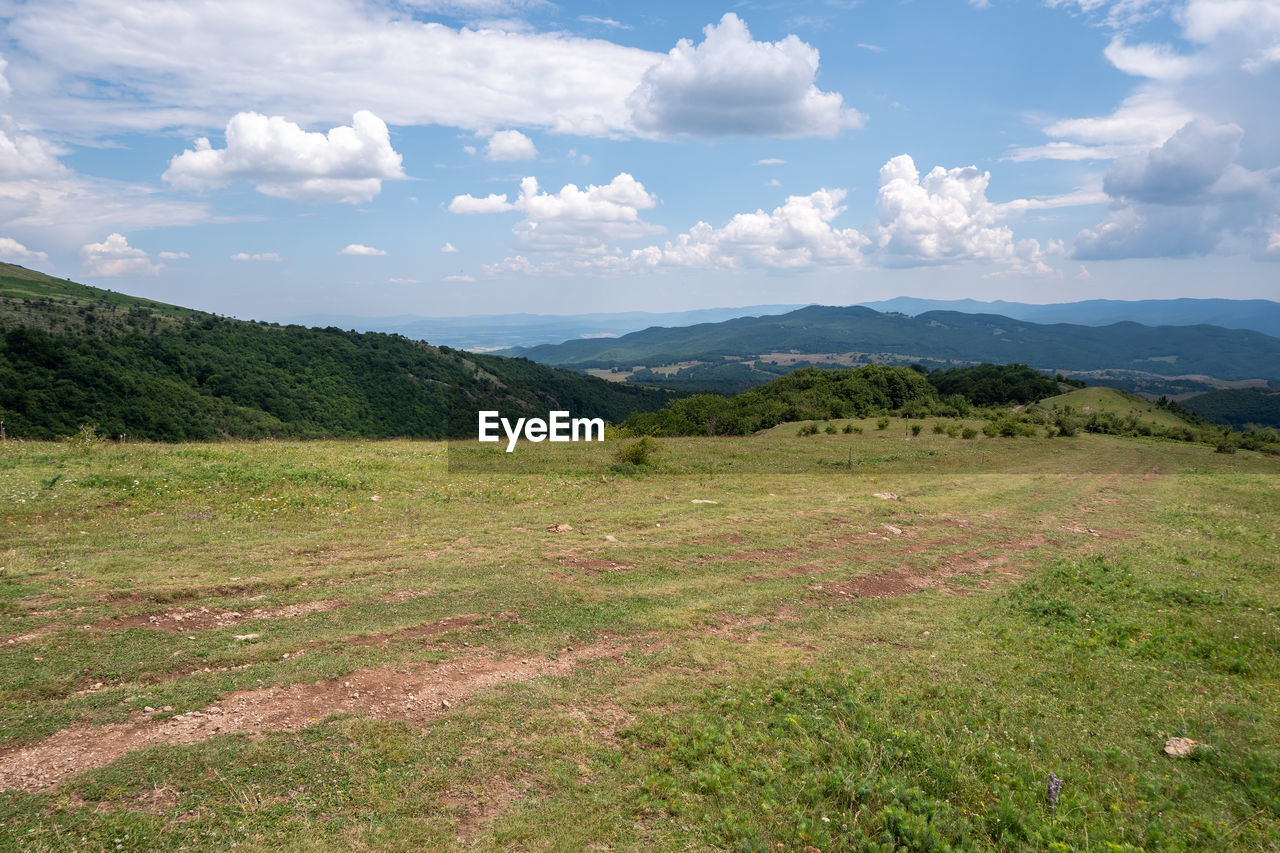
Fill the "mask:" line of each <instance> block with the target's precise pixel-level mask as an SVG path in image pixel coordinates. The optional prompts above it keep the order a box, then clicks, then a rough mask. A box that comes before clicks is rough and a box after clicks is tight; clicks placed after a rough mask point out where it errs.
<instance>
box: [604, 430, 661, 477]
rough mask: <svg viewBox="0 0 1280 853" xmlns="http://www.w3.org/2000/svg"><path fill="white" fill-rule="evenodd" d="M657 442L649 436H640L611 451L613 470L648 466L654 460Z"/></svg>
mask: <svg viewBox="0 0 1280 853" xmlns="http://www.w3.org/2000/svg"><path fill="white" fill-rule="evenodd" d="M657 453H658V442H656V441H654V440H653V439H652V438H650V437H649V436H647V435H646V436H641V437H640V438H639V439H638V440H636V441H633V442H631V443H630V444H624V445H622V446H621V447H619V448H618V449H617V450H615V451H614V452H613V461H614V468H615V470H616V469H618V468H624V469H625V468H648V467H651V466H652V465H653V464H654V463H655V462H656V460H655V459H654V458H653V457H654V456H656V455H657Z"/></svg>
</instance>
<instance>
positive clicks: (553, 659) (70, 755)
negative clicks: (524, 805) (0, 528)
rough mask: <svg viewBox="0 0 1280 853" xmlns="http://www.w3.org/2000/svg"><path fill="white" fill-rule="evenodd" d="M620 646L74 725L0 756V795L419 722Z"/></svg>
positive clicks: (431, 669) (266, 691)
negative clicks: (219, 741)
mask: <svg viewBox="0 0 1280 853" xmlns="http://www.w3.org/2000/svg"><path fill="white" fill-rule="evenodd" d="M627 648H628V647H627V646H626V645H624V644H620V643H601V644H597V645H594V646H590V647H585V648H573V649H565V650H562V651H561V652H559V653H558V654H556V655H554V656H542V657H531V658H525V659H515V658H511V659H499V658H492V657H487V656H483V655H481V654H474V655H469V656H464V657H461V658H456V659H454V660H451V661H448V662H446V663H441V664H435V665H422V666H413V667H405V668H398V669H392V668H378V669H367V670H359V671H356V672H353V673H351V674H349V675H347V676H344V677H343V678H342V679H339V680H334V681H317V682H313V683H310V684H294V685H291V686H288V687H272V688H263V689H258V690H247V691H242V692H239V693H232V694H230V695H228V696H226V697H224V698H223V699H222V700H221V701H219V702H218V703H216V704H214V705H210V706H208V707H207V708H204V709H203V710H200V711H191V712H188V713H185V714H180V715H178V716H176V717H172V718H170V719H167V720H156V719H152V718H151V717H150V716H149V715H145V714H140V715H139V716H138V718H136V719H133V720H130V721H129V722H124V723H112V724H109V725H106V726H100V727H89V726H76V727H72V728H68V729H63V730H62V731H60V732H57V733H56V734H53V735H51V736H50V737H48V738H46V739H44V740H42V741H40V742H39V743H35V744H31V745H28V746H23V747H18V748H15V749H10V750H8V751H6V752H4V753H3V754H0V790H11V789H18V790H23V791H38V790H40V789H42V788H48V787H50V786H52V785H56V784H57V783H59V782H61V781H62V780H63V779H65V778H67V777H68V776H71V775H73V774H75V773H79V772H80V771H83V770H90V769H93V768H97V767H103V766H105V765H107V764H110V763H111V762H112V761H115V760H116V759H118V758H120V757H121V756H123V755H124V754H125V753H126V752H129V751H131V750H135V749H143V748H145V747H148V746H155V745H157V744H191V743H200V742H201V741H205V740H208V739H209V738H211V737H214V736H216V735H223V734H233V733H237V732H264V731H279V730H285V729H296V728H302V727H304V726H308V725H312V724H314V723H317V722H319V721H320V720H322V719H324V718H325V717H327V716H328V715H330V714H334V713H341V712H359V713H361V714H364V715H366V716H369V717H373V718H375V719H381V720H406V721H409V722H413V723H419V724H421V723H425V722H428V721H430V720H433V719H435V718H437V717H440V716H442V715H444V714H446V713H448V712H449V709H450V708H452V707H454V706H456V705H458V704H459V703H461V702H465V701H466V700H468V699H470V698H472V697H473V696H475V695H476V694H477V693H479V692H480V691H482V690H486V689H488V688H490V687H495V686H497V685H500V684H506V683H509V682H520V681H529V680H531V679H534V678H538V677H539V676H544V675H564V674H566V673H568V672H569V671H570V670H572V669H573V667H574V666H575V665H576V664H577V663H578V662H579V661H582V660H589V659H598V658H614V659H616V658H617V657H618V656H619V655H621V654H622V653H623V652H624V651H626V650H627Z"/></svg>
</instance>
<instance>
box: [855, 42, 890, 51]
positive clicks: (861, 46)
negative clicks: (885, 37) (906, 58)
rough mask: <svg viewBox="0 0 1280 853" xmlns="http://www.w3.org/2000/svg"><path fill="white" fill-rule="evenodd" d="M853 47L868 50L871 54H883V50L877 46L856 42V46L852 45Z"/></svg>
mask: <svg viewBox="0 0 1280 853" xmlns="http://www.w3.org/2000/svg"><path fill="white" fill-rule="evenodd" d="M854 47H859V48H862V49H863V50H869V51H871V52H872V53H884V52H885V48H883V47H881V46H880V45H878V44H864V43H863V42H858V43H857V44H855V45H854Z"/></svg>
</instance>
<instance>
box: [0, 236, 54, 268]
mask: <svg viewBox="0 0 1280 853" xmlns="http://www.w3.org/2000/svg"><path fill="white" fill-rule="evenodd" d="M0 260H5V261H9V262H13V261H26V262H27V263H30V262H32V261H37V262H39V263H44V262H45V261H48V260H49V256H48V255H47V254H45V253H44V252H37V251H34V250H32V249H28V248H27V247H26V246H24V245H22V244H21V243H19V242H18V241H17V240H14V239H13V238H12V237H0Z"/></svg>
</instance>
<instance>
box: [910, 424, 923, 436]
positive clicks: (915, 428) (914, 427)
mask: <svg viewBox="0 0 1280 853" xmlns="http://www.w3.org/2000/svg"><path fill="white" fill-rule="evenodd" d="M922 429H924V424H912V425H911V434H912V435H919V434H920V430H922Z"/></svg>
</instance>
